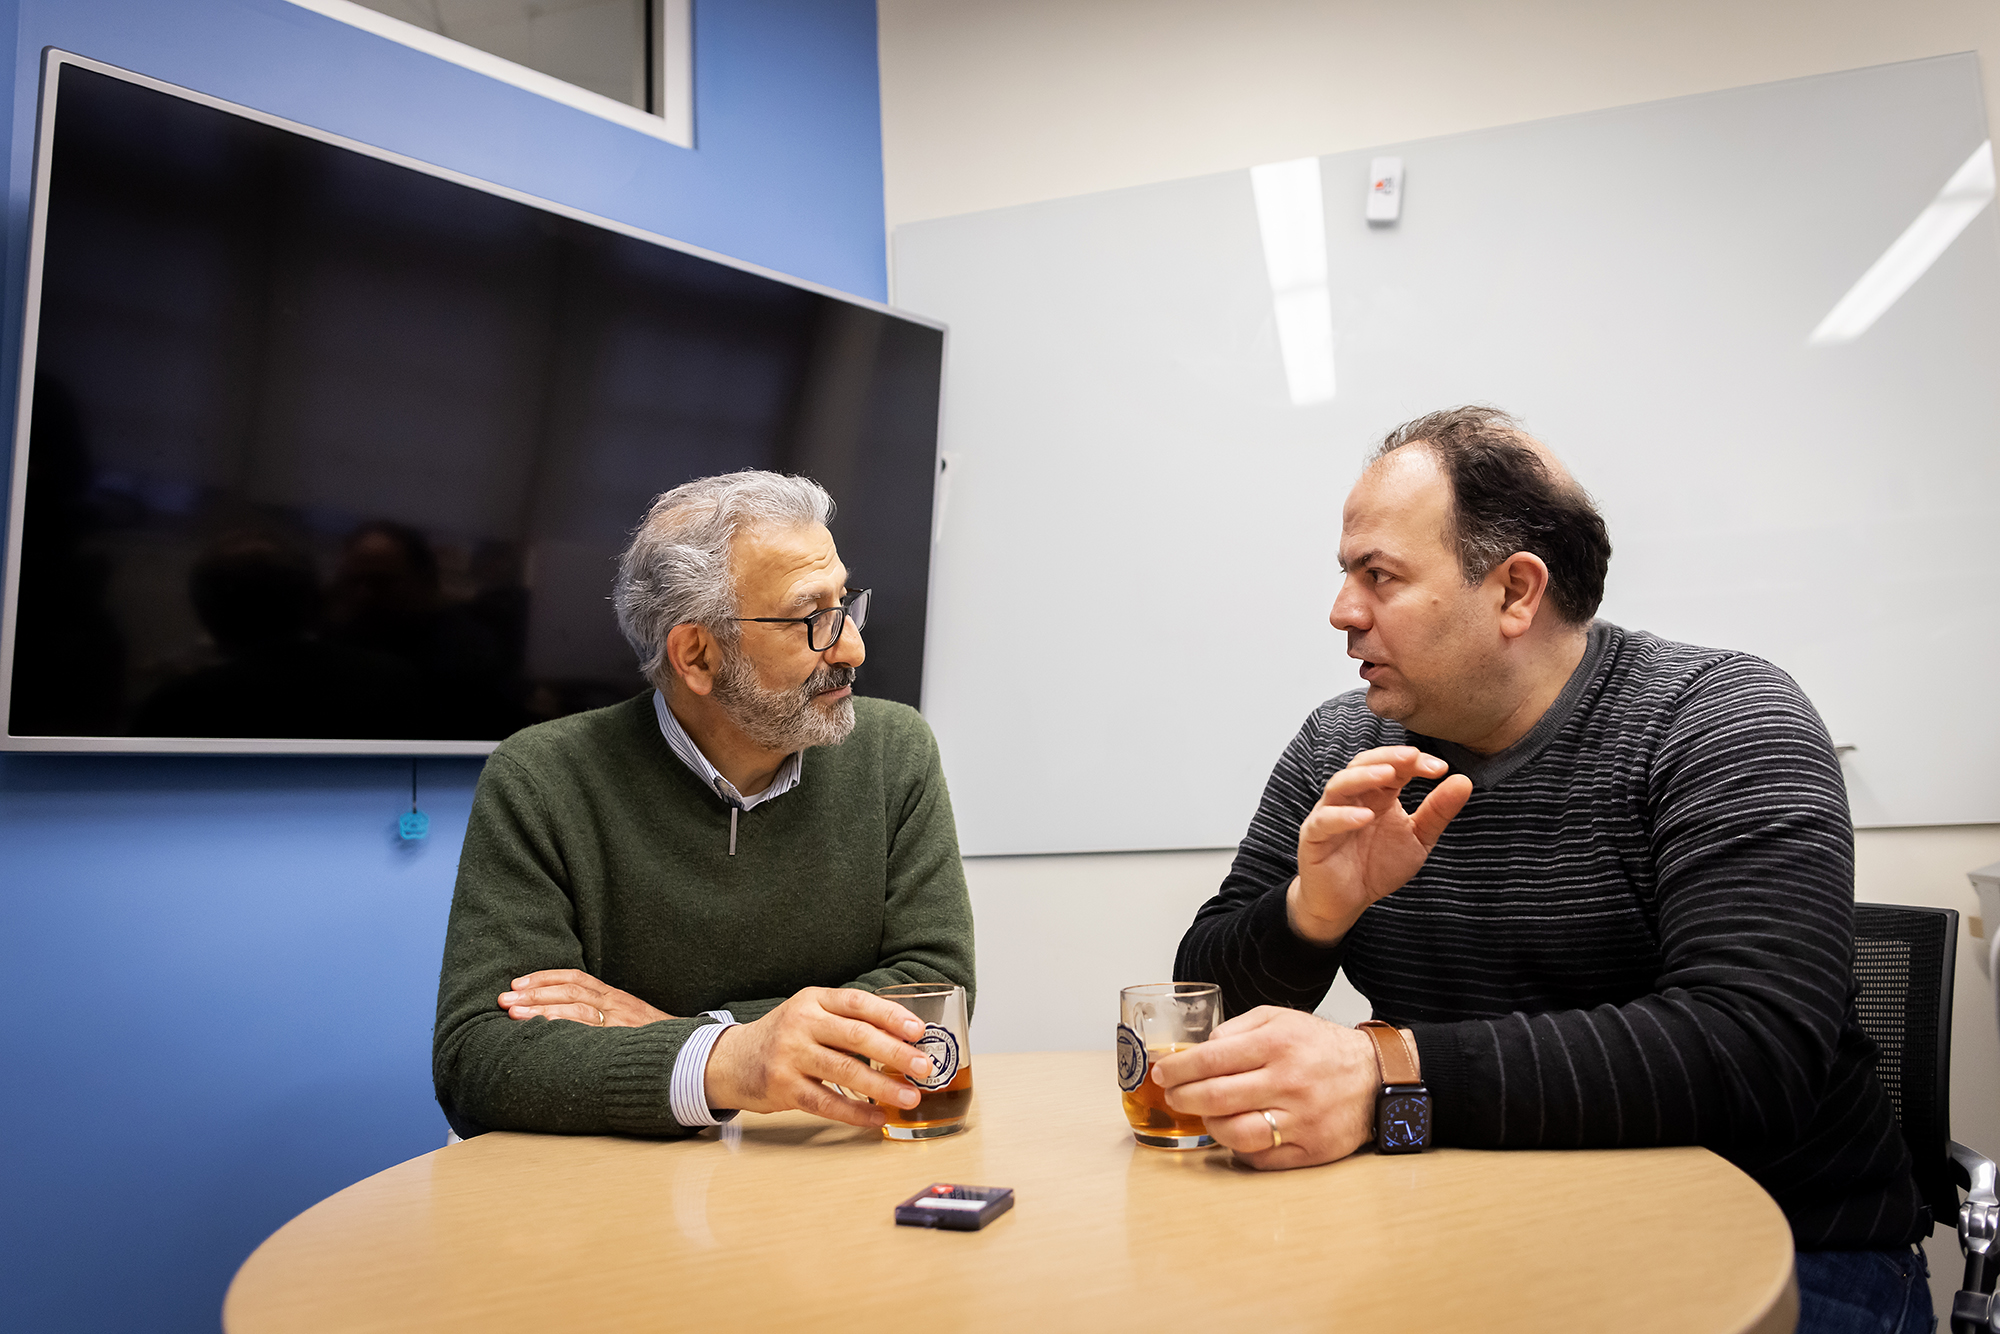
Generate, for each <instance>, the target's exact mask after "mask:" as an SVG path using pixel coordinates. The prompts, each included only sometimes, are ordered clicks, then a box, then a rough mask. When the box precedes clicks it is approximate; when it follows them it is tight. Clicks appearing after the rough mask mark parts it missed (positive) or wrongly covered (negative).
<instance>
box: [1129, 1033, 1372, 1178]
mask: <svg viewBox="0 0 2000 1334" xmlns="http://www.w3.org/2000/svg"><path fill="white" fill-rule="evenodd" d="M1146 1077H1147V1078H1148V1079H1157V1080H1158V1081H1159V1082H1160V1086H1161V1087H1162V1088H1164V1089H1166V1090H1167V1106H1169V1107H1171V1108H1173V1109H1174V1110H1175V1111H1178V1112H1190V1113H1193V1114H1194V1115H1197V1116H1200V1117H1201V1118H1202V1119H1203V1120H1204V1121H1206V1122H1207V1123H1208V1133H1209V1134H1211V1135H1213V1136H1215V1138H1216V1139H1217V1140H1218V1141H1219V1142H1221V1143H1223V1144H1226V1145H1228V1146H1229V1147H1230V1148H1231V1149H1234V1150H1235V1151H1236V1155H1237V1156H1238V1157H1240V1158H1242V1159H1243V1160H1244V1161H1245V1162H1247V1163H1249V1164H1250V1165H1251V1166H1252V1167H1256V1168H1262V1169H1270V1168H1281V1167H1310V1166H1312V1165H1313V1164H1315V1163H1330V1162H1332V1161H1333V1160H1334V1159H1336V1158H1345V1157H1346V1156H1347V1155H1348V1154H1350V1153H1353V1152H1354V1151H1355V1150H1356V1149H1358V1148H1360V1147H1361V1146H1362V1145H1363V1144H1365V1143H1367V1142H1368V1140H1369V1138H1370V1137H1371V1136H1372V1135H1373V1134H1374V1132H1375V1126H1374V1111H1375V1097H1376V1095H1377V1094H1378V1093H1379V1092H1380V1091H1381V1088H1382V1076H1381V1064H1380V1062H1379V1061H1377V1059H1376V1057H1375V1044H1374V1043H1372V1042H1370V1041H1369V1040H1368V1038H1367V1037H1366V1036H1365V1035H1364V1034H1362V1033H1361V1032H1359V1031H1357V1030H1355V1029H1352V1028H1347V1027H1345V1026H1343V1025H1341V1024H1335V1023H1330V1022H1328V1021H1327V1020H1325V1019H1321V1018H1318V1017H1316V1016H1314V1015H1310V1014H1306V1013H1304V1012H1303V1011H1299V1010H1287V1009H1281V1008H1279V1007H1278V1006H1275V1005H1260V1006H1258V1007H1257V1008H1256V1009H1254V1010H1251V1011H1250V1012H1249V1013H1247V1014H1239V1015H1237V1016H1236V1017H1235V1018H1234V1019H1231V1020H1230V1021H1229V1022H1228V1023H1226V1024H1223V1025H1221V1026H1220V1027H1218V1028H1217V1029H1216V1030H1215V1032H1214V1033H1213V1034H1212V1035H1210V1037H1209V1039H1208V1041H1206V1042H1202V1043H1197V1044H1196V1045H1194V1046H1192V1047H1189V1048H1187V1049H1186V1050H1184V1051H1177V1052H1175V1053H1174V1054H1173V1055H1171V1056H1167V1057H1163V1058H1162V1059H1161V1060H1160V1061H1159V1063H1158V1064H1156V1065H1155V1066H1154V1067H1153V1068H1152V1070H1151V1071H1150V1072H1148V1074H1147V1076H1146ZM1265 1112H1269V1113H1271V1118H1272V1120H1273V1121H1276V1122H1277V1130H1278V1134H1279V1135H1281V1136H1283V1139H1284V1143H1283V1144H1282V1145H1279V1146H1278V1147H1273V1146H1272V1139H1273V1136H1272V1130H1271V1121H1267V1120H1265V1119H1264V1116H1263V1113H1265Z"/></svg>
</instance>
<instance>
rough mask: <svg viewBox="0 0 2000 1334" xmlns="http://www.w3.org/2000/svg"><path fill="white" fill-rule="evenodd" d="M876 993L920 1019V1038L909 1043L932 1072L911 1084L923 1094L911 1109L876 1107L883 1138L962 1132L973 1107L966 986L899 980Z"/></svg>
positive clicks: (912, 1080) (905, 1137)
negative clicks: (883, 1118)
mask: <svg viewBox="0 0 2000 1334" xmlns="http://www.w3.org/2000/svg"><path fill="white" fill-rule="evenodd" d="M875 994H876V995H878V996H881V997H882V998H883V999H885V1000H892V1001H894V1002H896V1004H898V1005H900V1006H902V1007H903V1008H904V1009H906V1010H908V1011H909V1012H910V1013H911V1014H913V1015H915V1016H916V1017H917V1018H919V1019H921V1020H923V1024H924V1034H923V1036H922V1037H920V1038H918V1039H917V1040H916V1041H914V1042H913V1043H911V1044H910V1045H911V1046H913V1047H915V1048H916V1049H917V1050H918V1051H921V1052H923V1053H924V1054H925V1055H927V1056H929V1057H930V1058H931V1073H930V1074H929V1075H927V1076H923V1077H919V1078H911V1079H910V1081H909V1082H910V1083H912V1084H915V1085H916V1086H917V1090H918V1092H919V1094H920V1095H921V1096H920V1097H919V1098H918V1100H917V1105H916V1106H915V1107H897V1106H895V1105H894V1104H893V1103H886V1102H885V1103H880V1104H878V1105H879V1106H880V1107H881V1108H882V1110H883V1111H884V1112H885V1113H887V1114H888V1117H889V1120H888V1123H887V1124H886V1125H884V1126H883V1127H882V1134H883V1137H884V1138H886V1139H936V1138H937V1137H938V1136H940V1135H950V1134H953V1133H955V1132H957V1131H960V1130H963V1129H965V1114H966V1112H967V1111H969V1110H970V1109H971V1107H972V1044H971V1043H970V1042H969V1041H968V1040H967V1027H968V1025H967V1022H966V1013H965V1008H966V1007H965V988H964V987H959V986H952V985H951V984H949V983H945V982H902V983H898V984H897V985H895V986H890V987H883V988H882V989H881V990H880V991H878V992H876V993H875ZM877 1068H878V1069H879V1068H880V1065H879V1063H877ZM906 1078H908V1077H907V1076H906Z"/></svg>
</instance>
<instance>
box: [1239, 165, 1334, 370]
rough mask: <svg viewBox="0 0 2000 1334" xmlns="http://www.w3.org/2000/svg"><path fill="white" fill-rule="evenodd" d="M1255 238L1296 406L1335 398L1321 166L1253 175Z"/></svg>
mask: <svg viewBox="0 0 2000 1334" xmlns="http://www.w3.org/2000/svg"><path fill="white" fill-rule="evenodd" d="M1250 191H1251V194H1252V195H1253V196H1254V197H1255V199H1256V201H1257V231H1258V235H1259V237H1260V238H1261V239H1262V241H1263V244H1264V272H1265V276H1266V277H1267V278H1268V279H1269V280H1270V284H1271V310H1272V317H1273V322H1274V324H1275V326H1276V328H1277V333H1278V353H1279V357H1280V359H1281V360H1282V361H1283V362H1284V367H1285V384H1286V387H1287V389H1288V390H1289V391H1290V394H1291V400H1292V403H1293V404H1294V405H1296V406H1300V407H1303V406H1305V405H1307V404H1311V403H1324V402H1325V401H1326V400H1328V399H1330V398H1332V397H1333V393H1334V378H1333V302H1332V300H1331V298H1330V297H1329V296H1328V294H1327V287H1326V276H1327V275H1326V211H1325V206H1324V203H1323V199H1324V196H1323V194H1322V190H1321V186H1320V175H1319V159H1318V158H1311V157H1309V158H1299V159H1297V160H1295V161H1292V162H1271V163H1266V164H1265V165H1263V166H1261V167H1252V168H1251V169H1250Z"/></svg>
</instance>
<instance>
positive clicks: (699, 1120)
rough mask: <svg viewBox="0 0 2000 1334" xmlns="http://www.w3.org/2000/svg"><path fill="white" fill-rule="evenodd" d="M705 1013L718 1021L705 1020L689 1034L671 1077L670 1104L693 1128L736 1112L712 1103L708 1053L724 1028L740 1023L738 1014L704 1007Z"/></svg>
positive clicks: (678, 1118)
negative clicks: (714, 1105)
mask: <svg viewBox="0 0 2000 1334" xmlns="http://www.w3.org/2000/svg"><path fill="white" fill-rule="evenodd" d="M701 1017H702V1018H704V1019H713V1020H715V1022H714V1023H712V1024H703V1025H702V1026H701V1027H700V1028H697V1029H696V1030H695V1031H694V1032H692V1033H690V1034H688V1039H687V1041H686V1042H683V1043H682V1044H681V1049H680V1052H679V1054H678V1055H676V1056H675V1057H674V1072H673V1074H672V1076H671V1077H669V1079H668V1080H667V1107H668V1109H669V1110H671V1111H672V1112H673V1114H674V1120H676V1121H678V1122H680V1123H681V1124H682V1125H684V1126H686V1127H688V1128H689V1129H691V1130H692V1129H696V1128H698V1127H701V1126H714V1125H721V1124H722V1123H723V1122H724V1121H727V1120H730V1119H731V1118H733V1117H734V1116H735V1115H736V1113H735V1111H734V1110H726V1111H721V1110H718V1109H716V1108H713V1107H710V1106H709V1105H708V1053H709V1052H710V1051H711V1050H713V1049H714V1047H715V1040H716V1039H717V1038H719V1037H721V1036H722V1032H723V1030H724V1029H727V1028H734V1027H735V1026H736V1016H735V1015H733V1014H731V1013H730V1012H729V1011H727V1010H703V1011H702V1012H701ZM656 1087H657V1086H656Z"/></svg>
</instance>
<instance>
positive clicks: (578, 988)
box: [500, 968, 674, 1028]
mask: <svg viewBox="0 0 2000 1334" xmlns="http://www.w3.org/2000/svg"><path fill="white" fill-rule="evenodd" d="M500 1008H501V1009H503V1010H505V1011H506V1012H507V1017H508V1018H509V1019H533V1018H534V1017H535V1016H537V1015H540V1016H541V1017H542V1018H544V1019H567V1020H569V1021H571V1022H572V1023H578V1024H589V1025H590V1026H591V1027H593V1028H643V1027H644V1026H645V1025H647V1024H657V1023H659V1022H660V1020H662V1019H672V1018H673V1017H674V1016H673V1015H670V1014H668V1013H667V1012H666V1011H665V1010H656V1009H654V1008H653V1007H652V1006H650V1005H648V1004H646V1002H644V1001H642V1000H640V999H639V998H638V997H637V996H634V995H632V994H631V993H630V992H627V991H620V990H619V989H618V988H617V987H614V986H607V985H606V984H605V983H603V982H600V981H598V980H597V979H596V978H594V977H592V976H591V975H590V974H589V973H586V972H584V971H583V970H582V969H580V968H550V969H548V970H546V971H544V972H540V973H529V974H528V975H527V976H526V977H517V978H515V979H514V989H513V990H512V991H503V992H501V993H500Z"/></svg>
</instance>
